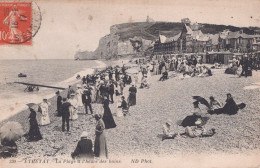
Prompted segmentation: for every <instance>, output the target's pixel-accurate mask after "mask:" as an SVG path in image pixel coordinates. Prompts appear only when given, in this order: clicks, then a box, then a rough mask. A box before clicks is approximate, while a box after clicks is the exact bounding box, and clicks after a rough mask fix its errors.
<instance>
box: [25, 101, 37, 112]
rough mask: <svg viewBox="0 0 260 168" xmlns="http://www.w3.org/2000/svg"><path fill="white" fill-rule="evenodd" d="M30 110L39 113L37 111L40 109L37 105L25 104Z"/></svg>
mask: <svg viewBox="0 0 260 168" xmlns="http://www.w3.org/2000/svg"><path fill="white" fill-rule="evenodd" d="M26 105H27V106H28V107H29V108H30V109H33V110H34V111H35V112H37V111H38V112H40V111H39V109H40V107H39V106H38V105H37V104H35V103H28V104H26Z"/></svg>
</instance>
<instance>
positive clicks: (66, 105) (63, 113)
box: [61, 98, 71, 132]
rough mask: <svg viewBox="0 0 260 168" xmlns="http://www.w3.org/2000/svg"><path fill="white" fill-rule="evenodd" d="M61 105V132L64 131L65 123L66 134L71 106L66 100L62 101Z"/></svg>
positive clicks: (68, 127)
mask: <svg viewBox="0 0 260 168" xmlns="http://www.w3.org/2000/svg"><path fill="white" fill-rule="evenodd" d="M62 101H63V104H62V105H61V116H62V131H63V132H64V131H65V122H66V124H67V132H68V131H69V130H70V123H69V122H70V119H69V118H70V110H69V107H70V106H71V104H70V103H69V102H68V99H67V98H63V99H62Z"/></svg>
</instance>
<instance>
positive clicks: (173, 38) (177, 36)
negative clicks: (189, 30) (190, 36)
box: [165, 32, 181, 43]
mask: <svg viewBox="0 0 260 168" xmlns="http://www.w3.org/2000/svg"><path fill="white" fill-rule="evenodd" d="M180 37H181V32H180V33H179V34H177V35H176V36H173V37H168V38H166V40H165V42H166V43H169V42H172V41H177V40H178V39H179V38H180Z"/></svg>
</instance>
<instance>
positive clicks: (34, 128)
mask: <svg viewBox="0 0 260 168" xmlns="http://www.w3.org/2000/svg"><path fill="white" fill-rule="evenodd" d="M27 106H28V107H29V109H30V111H31V113H30V115H29V123H30V129H29V132H28V133H27V134H26V135H25V138H26V139H27V141H29V142H31V141H38V140H41V139H42V135H41V133H40V129H39V126H38V122H37V119H36V110H37V105H36V104H34V103H30V104H27Z"/></svg>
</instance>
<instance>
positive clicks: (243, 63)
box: [239, 54, 249, 78]
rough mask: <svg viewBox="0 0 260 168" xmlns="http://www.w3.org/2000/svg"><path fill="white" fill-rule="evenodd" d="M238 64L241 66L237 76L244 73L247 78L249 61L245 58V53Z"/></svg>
mask: <svg viewBox="0 0 260 168" xmlns="http://www.w3.org/2000/svg"><path fill="white" fill-rule="evenodd" d="M240 65H241V66H242V72H241V74H240V76H239V77H241V76H242V75H243V74H245V77H246V78H247V76H248V67H249V62H248V58H247V54H246V55H245V56H244V58H243V59H242V60H241V61H240Z"/></svg>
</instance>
